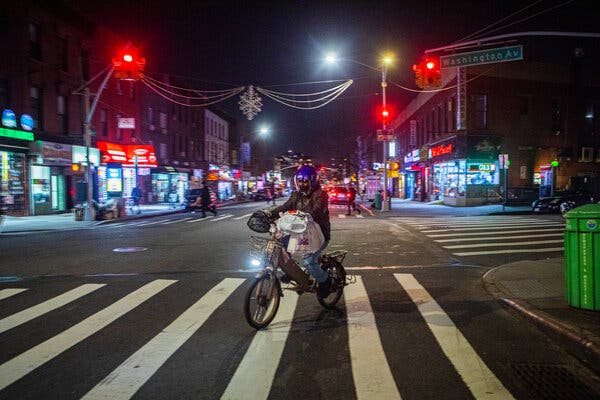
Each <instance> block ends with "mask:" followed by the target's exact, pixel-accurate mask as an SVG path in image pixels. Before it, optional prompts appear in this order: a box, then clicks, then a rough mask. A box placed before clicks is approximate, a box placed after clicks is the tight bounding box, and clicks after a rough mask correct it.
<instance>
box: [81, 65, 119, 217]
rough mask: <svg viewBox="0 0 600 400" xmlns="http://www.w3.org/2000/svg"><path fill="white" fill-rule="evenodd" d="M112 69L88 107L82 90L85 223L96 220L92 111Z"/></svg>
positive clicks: (87, 87) (88, 95) (85, 95)
mask: <svg viewBox="0 0 600 400" xmlns="http://www.w3.org/2000/svg"><path fill="white" fill-rule="evenodd" d="M114 69H115V68H114V67H111V68H110V69H109V70H108V73H107V74H106V76H105V77H104V80H102V83H101V84H100V87H99V88H98V91H97V92H96V96H95V97H94V101H93V102H92V104H91V105H90V88H89V86H87V85H86V86H85V90H84V107H85V121H84V123H83V142H84V145H85V148H86V151H85V172H84V180H85V183H86V187H87V195H86V204H87V209H85V213H84V220H85V221H93V220H94V219H95V218H96V215H95V212H94V206H93V204H92V201H93V198H94V187H93V175H92V165H91V162H90V147H91V146H92V132H91V123H92V116H93V115H94V111H95V110H96V106H97V105H98V100H99V99H100V95H101V94H102V92H103V91H104V88H106V83H107V82H108V78H110V76H111V75H112V73H113V71H114Z"/></svg>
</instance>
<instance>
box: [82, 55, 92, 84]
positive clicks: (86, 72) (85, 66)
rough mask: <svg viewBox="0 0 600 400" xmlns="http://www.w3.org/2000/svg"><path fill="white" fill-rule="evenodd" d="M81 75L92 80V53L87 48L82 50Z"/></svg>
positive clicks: (87, 79) (86, 79)
mask: <svg viewBox="0 0 600 400" xmlns="http://www.w3.org/2000/svg"><path fill="white" fill-rule="evenodd" d="M81 77H82V78H83V80H84V81H89V80H90V53H89V52H88V51H87V50H85V49H82V50H81Z"/></svg>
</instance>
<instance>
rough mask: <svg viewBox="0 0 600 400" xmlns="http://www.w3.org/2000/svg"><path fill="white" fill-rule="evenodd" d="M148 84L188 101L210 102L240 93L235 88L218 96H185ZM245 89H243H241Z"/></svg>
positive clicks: (238, 89)
mask: <svg viewBox="0 0 600 400" xmlns="http://www.w3.org/2000/svg"><path fill="white" fill-rule="evenodd" d="M142 79H143V80H145V78H142ZM148 84H150V85H152V86H154V87H155V88H156V89H158V90H161V91H163V92H165V93H167V94H170V95H172V96H176V97H180V98H182V99H187V100H210V99H216V98H221V97H227V96H228V95H229V94H231V93H234V92H235V93H238V92H239V91H240V88H235V89H229V90H228V91H226V92H224V93H221V94H218V95H213V96H186V95H183V94H179V93H176V92H173V91H171V90H168V89H165V88H163V87H161V86H159V85H157V84H156V83H154V82H152V81H149V80H148ZM241 89H243V87H242V88H241Z"/></svg>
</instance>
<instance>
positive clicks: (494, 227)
mask: <svg viewBox="0 0 600 400" xmlns="http://www.w3.org/2000/svg"><path fill="white" fill-rule="evenodd" d="M532 225H533V226H539V227H540V228H542V227H551V226H565V224H564V223H560V222H558V223H557V222H547V223H543V224H513V225H507V226H502V227H500V226H478V227H467V228H446V229H428V230H424V231H421V232H423V233H437V232H448V231H457V232H459V231H478V230H480V231H484V230H485V231H489V230H496V231H501V230H502V228H505V227H506V228H518V227H523V228H530V227H531V226H532Z"/></svg>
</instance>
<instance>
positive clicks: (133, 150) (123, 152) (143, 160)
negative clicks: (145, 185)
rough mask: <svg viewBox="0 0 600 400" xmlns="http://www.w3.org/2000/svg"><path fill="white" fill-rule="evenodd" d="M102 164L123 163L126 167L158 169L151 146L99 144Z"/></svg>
mask: <svg viewBox="0 0 600 400" xmlns="http://www.w3.org/2000/svg"><path fill="white" fill-rule="evenodd" d="M97 145H98V149H99V150H100V153H101V154H102V158H101V161H102V163H112V162H115V163H121V164H122V165H123V166H124V167H134V166H136V164H137V166H138V167H148V168H157V167H158V160H157V159H156V153H155V152H154V147H153V146H151V145H141V144H127V145H122V144H118V143H109V142H98V143H97Z"/></svg>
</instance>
